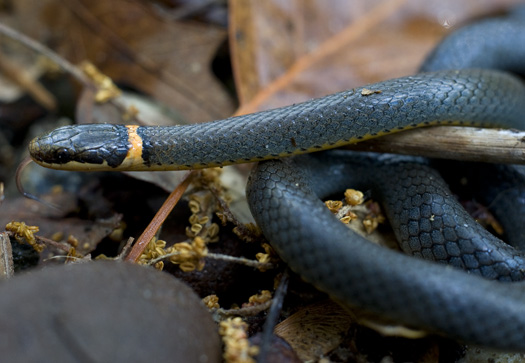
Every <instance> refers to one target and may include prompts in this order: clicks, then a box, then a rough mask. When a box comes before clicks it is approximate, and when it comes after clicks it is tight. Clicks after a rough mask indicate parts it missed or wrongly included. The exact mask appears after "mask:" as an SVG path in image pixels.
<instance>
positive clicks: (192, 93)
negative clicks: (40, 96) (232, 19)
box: [7, 0, 233, 123]
mask: <svg viewBox="0 0 525 363" xmlns="http://www.w3.org/2000/svg"><path fill="white" fill-rule="evenodd" d="M7 20H8V23H7V24H10V25H11V26H13V27H14V28H15V29H18V30H20V31H22V32H24V33H26V34H27V35H29V36H32V37H34V38H35V39H36V40H38V41H41V42H43V43H44V44H48V45H51V47H52V48H53V49H54V50H55V51H58V52H59V53H60V54H61V55H62V56H63V57H65V58H66V59H68V60H69V61H71V62H73V63H79V62H81V61H84V60H89V61H91V62H93V63H94V64H95V65H96V66H97V67H98V68H99V69H100V70H101V71H102V72H103V73H105V74H106V75H108V76H109V77H111V78H112V79H113V80H114V81H116V82H119V83H120V84H126V85H128V86H131V87H132V88H134V89H136V90H139V91H141V92H144V93H146V94H148V95H150V96H151V97H153V98H154V99H156V100H157V101H159V102H163V103H164V104H166V105H169V106H171V107H172V108H173V109H174V110H176V111H177V112H178V113H180V114H181V115H182V117H183V119H185V120H186V121H187V122H190V123H194V122H202V121H209V120H213V119H217V118H222V117H225V116H228V115H230V114H231V113H232V111H233V102H232V100H231V98H230V96H229V95H228V94H227V92H225V90H224V88H223V86H222V85H221V84H219V82H218V81H217V80H216V77H215V76H214V75H213V72H212V69H211V62H212V59H213V57H214V55H215V53H216V51H217V49H218V48H219V46H220V45H221V44H222V43H223V42H224V41H225V39H226V32H225V30H223V29H222V28H220V27H218V26H213V25H209V24H198V23H191V22H178V21H171V20H170V19H167V18H165V17H161V16H160V15H159V14H158V12H156V11H155V10H154V8H153V5H152V4H150V3H147V2H146V3H145V2H142V1H138V0H115V1H87V0H72V1H68V2H62V1H57V0H43V1H39V2H36V3H35V2H34V1H31V0H21V1H17V2H16V9H15V11H14V12H13V14H12V15H11V16H10V17H9V18H7ZM35 23H36V24H35Z"/></svg>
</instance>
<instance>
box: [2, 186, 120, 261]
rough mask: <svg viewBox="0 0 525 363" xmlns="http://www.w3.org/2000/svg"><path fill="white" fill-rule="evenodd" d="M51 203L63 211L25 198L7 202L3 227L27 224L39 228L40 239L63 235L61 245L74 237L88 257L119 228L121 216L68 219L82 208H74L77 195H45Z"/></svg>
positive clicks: (80, 251) (80, 249)
mask: <svg viewBox="0 0 525 363" xmlns="http://www.w3.org/2000/svg"><path fill="white" fill-rule="evenodd" d="M42 198H44V199H45V200H46V201H47V202H50V203H53V204H55V205H59V206H60V207H61V208H62V210H57V209H53V208H50V207H47V206H45V205H43V204H41V203H39V202H36V201H34V200H30V199H26V198H23V197H19V198H15V199H12V198H11V199H7V200H5V201H4V202H3V203H2V208H1V209H0V226H5V225H6V224H7V223H9V222H11V221H23V222H25V223H26V224H27V225H34V226H38V227H39V229H40V231H39V232H38V235H39V236H42V237H46V238H50V239H52V237H53V235H55V236H57V235H61V236H62V238H61V239H60V241H61V242H64V241H66V240H67V239H68V238H69V237H70V236H72V238H74V239H76V241H78V244H77V246H74V247H75V249H76V251H77V252H78V253H79V254H82V255H85V254H87V253H89V252H91V251H93V250H94V249H95V248H96V246H97V244H98V243H99V242H100V241H101V240H102V239H103V238H105V237H106V236H108V235H109V234H110V233H111V232H112V231H113V230H114V229H115V228H117V227H118V226H119V223H120V220H121V216H120V215H113V216H112V217H110V218H107V219H97V220H94V221H93V220H89V219H81V218H77V217H67V215H68V214H69V213H70V212H72V211H73V210H75V209H76V208H78V206H75V205H74V203H75V202H74V201H75V200H76V198H75V196H73V195H71V194H70V193H67V192H62V193H60V194H50V195H48V196H42Z"/></svg>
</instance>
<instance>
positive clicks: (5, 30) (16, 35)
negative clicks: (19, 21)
mask: <svg viewBox="0 0 525 363" xmlns="http://www.w3.org/2000/svg"><path fill="white" fill-rule="evenodd" d="M0 33H1V34H4V35H6V36H8V37H9V38H12V39H14V40H17V41H19V42H20V43H22V44H24V45H25V46H26V47H28V48H30V49H32V50H34V51H35V52H36V53H39V54H42V55H44V56H46V57H47V58H49V59H51V60H52V61H53V62H55V63H56V64H58V65H59V66H60V67H61V68H62V69H63V70H65V71H66V72H68V73H69V74H71V75H72V76H73V77H75V79H76V80H77V81H79V82H80V83H82V84H83V85H84V86H85V87H89V88H92V89H96V87H95V86H94V85H93V84H92V83H91V81H90V80H89V79H88V78H87V77H86V76H85V75H84V74H83V73H82V72H81V71H80V70H79V69H78V68H77V67H75V66H74V65H73V64H71V63H70V62H68V61H67V60H65V59H64V58H63V57H61V56H60V55H58V54H57V53H55V52H53V51H52V50H51V49H49V48H48V47H46V46H45V45H43V44H42V43H39V42H37V41H35V40H33V39H31V38H29V37H28V36H26V35H24V34H22V33H20V32H18V31H16V30H15V29H12V28H10V27H8V26H7V25H5V24H2V23H0Z"/></svg>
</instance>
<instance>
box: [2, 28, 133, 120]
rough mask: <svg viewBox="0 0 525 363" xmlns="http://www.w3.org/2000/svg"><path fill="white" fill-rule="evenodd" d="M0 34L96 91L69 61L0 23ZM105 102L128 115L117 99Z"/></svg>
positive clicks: (94, 85)
mask: <svg viewBox="0 0 525 363" xmlns="http://www.w3.org/2000/svg"><path fill="white" fill-rule="evenodd" d="M0 34H3V35H6V36H8V37H10V38H12V39H14V40H16V41H18V42H20V43H21V44H23V45H25V46H26V47H28V48H29V49H32V50H33V51H35V52H36V53H38V54H42V55H43V56H45V57H47V58H49V59H51V60H52V61H53V62H55V63H56V64H57V65H58V66H59V67H60V68H62V69H63V70H64V71H66V72H67V73H69V74H70V75H71V76H72V77H73V78H75V79H76V80H77V81H78V82H80V83H81V84H82V85H83V86H84V87H87V88H88V89H90V90H93V92H96V91H97V90H98V87H97V85H96V84H95V83H94V82H92V81H91V79H89V77H87V75H85V74H84V72H82V71H81V70H80V69H79V68H78V67H76V66H75V65H74V64H72V63H70V62H69V61H67V60H66V59H64V58H63V57H61V56H60V55H59V54H57V53H55V52H53V51H52V50H51V49H49V48H48V47H46V46H45V45H43V44H42V43H39V42H37V41H35V40H34V39H31V38H29V37H28V36H26V35H24V34H22V33H20V32H18V31H16V30H15V29H12V28H10V27H8V26H7V25H5V24H2V23H0ZM107 102H108V103H111V104H112V105H114V106H115V107H116V108H117V109H118V110H119V111H120V112H121V113H122V114H126V113H128V112H127V111H128V110H127V106H126V105H125V104H124V103H122V102H121V101H120V100H119V99H117V98H113V99H110V100H108V101H107ZM132 117H133V118H134V119H135V121H137V122H139V123H141V124H143V122H141V121H140V119H139V118H138V116H137V115H133V116H132Z"/></svg>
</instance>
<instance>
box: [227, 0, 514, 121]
mask: <svg viewBox="0 0 525 363" xmlns="http://www.w3.org/2000/svg"><path fill="white" fill-rule="evenodd" d="M516 3H519V2H518V1H512V0H500V1H490V0H483V1H462V2H457V1H453V0H446V1H437V0H436V1H425V2H420V1H415V0H407V1H403V0H388V1H385V0H381V1H380V0H375V1H369V0H367V1H364V0H362V1H354V2H352V3H348V2H331V3H329V4H330V6H327V3H326V2H324V1H319V0H310V1H304V2H292V1H289V2H282V1H265V2H258V1H232V9H231V12H232V16H231V17H232V27H231V28H230V39H231V40H232V41H231V47H232V56H233V62H232V63H233V64H234V66H235V68H234V74H235V75H236V82H237V89H238V90H239V98H240V99H241V100H242V101H243V105H244V106H243V107H242V108H241V109H240V110H239V111H238V113H248V112H254V111H258V110H262V109H268V108H274V107H279V106H283V105H287V104H292V103H296V102H301V101H305V100H308V99H310V98H313V97H320V96H323V95H326V94H329V93H334V92H337V91H341V90H344V89H349V88H353V87H356V86H361V85H365V84H368V83H372V82H378V81H381V80H385V79H390V78H394V77H400V76H404V75H407V74H413V73H416V72H417V69H418V68H419V65H420V64H421V62H422V61H423V59H424V58H425V56H426V54H427V53H428V52H429V51H430V50H431V49H432V48H433V47H434V45H435V44H436V43H437V42H438V41H439V39H441V38H442V37H443V36H444V35H445V34H446V33H447V32H449V31H452V30H454V29H455V28H457V27H458V26H460V25H461V24H462V23H463V22H465V21H467V20H469V19H471V18H473V17H476V16H479V15H481V14H487V13H490V12H491V11H494V10H497V9H504V8H506V7H508V6H511V5H513V4H516ZM248 16H249V17H250V20H249V21H240V20H237V19H238V18H240V19H243V18H246V17H248ZM265 27H270V28H271V29H270V30H268V29H264V28H265ZM272 29H273V30H272ZM248 41H250V42H248ZM276 54H277V55H276ZM268 58H271V59H268ZM248 100H251V101H250V103H249V104H245V102H247V101H248Z"/></svg>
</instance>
